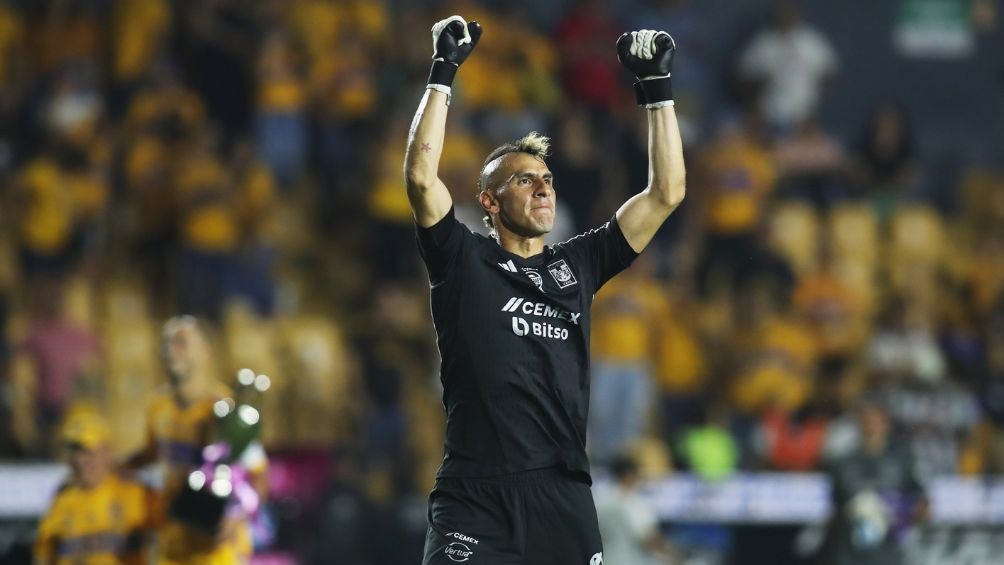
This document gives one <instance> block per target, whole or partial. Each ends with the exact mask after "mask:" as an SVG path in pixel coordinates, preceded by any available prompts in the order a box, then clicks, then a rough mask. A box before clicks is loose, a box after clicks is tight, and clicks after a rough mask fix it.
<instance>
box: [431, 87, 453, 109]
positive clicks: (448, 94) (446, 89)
mask: <svg viewBox="0 0 1004 565" xmlns="http://www.w3.org/2000/svg"><path fill="white" fill-rule="evenodd" d="M425 89H426V90H435V91H438V92H442V93H443V94H445V95H446V105H447V106H449V105H450V99H451V98H453V94H452V92H453V89H452V88H450V87H449V86H443V85H441V84H429V85H427V86H426V87H425Z"/></svg>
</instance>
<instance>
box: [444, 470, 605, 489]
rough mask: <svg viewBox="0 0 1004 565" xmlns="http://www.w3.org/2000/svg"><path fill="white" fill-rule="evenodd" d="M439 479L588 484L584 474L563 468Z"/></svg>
mask: <svg viewBox="0 0 1004 565" xmlns="http://www.w3.org/2000/svg"><path fill="white" fill-rule="evenodd" d="M439 479H440V480H454V481H463V482H479V483H494V484H503V485H535V484H541V483H549V482H554V481H556V480H568V479H571V480H573V481H579V482H582V483H584V484H587V485H588V484H589V477H588V476H587V475H586V474H585V473H582V472H581V471H569V470H567V469H565V468H563V467H544V468H542V469H531V470H529V471H517V472H515V473H508V474H505V475H493V476H488V477H440V478H439Z"/></svg>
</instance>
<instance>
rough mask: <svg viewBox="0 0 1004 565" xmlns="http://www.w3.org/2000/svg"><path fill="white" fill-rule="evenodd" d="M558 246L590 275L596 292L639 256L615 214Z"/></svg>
mask: <svg viewBox="0 0 1004 565" xmlns="http://www.w3.org/2000/svg"><path fill="white" fill-rule="evenodd" d="M555 247H556V248H558V249H562V250H564V251H565V252H566V253H568V255H569V256H570V257H571V258H572V261H574V262H575V264H576V265H577V266H578V269H579V271H580V272H582V273H584V274H585V275H587V276H588V277H589V281H588V282H589V285H588V287H589V289H590V291H591V292H593V293H595V292H596V291H597V290H599V289H600V287H601V286H603V285H604V284H605V283H606V282H607V281H608V280H610V279H611V278H613V276H614V275H616V274H617V273H619V272H621V271H623V270H624V269H626V268H628V267H629V266H630V265H631V263H632V262H633V261H634V260H635V258H636V257H638V252H636V251H635V250H634V249H632V248H631V245H630V244H629V243H628V242H627V239H626V238H625V237H624V232H623V231H621V227H620V224H618V223H617V218H616V217H614V218H611V219H610V221H608V222H607V223H605V224H603V225H602V226H600V227H598V228H596V229H592V230H589V231H587V232H586V233H584V234H581V235H577V236H575V237H573V238H572V239H569V240H568V241H566V242H564V243H560V244H558V245H556V246H555Z"/></svg>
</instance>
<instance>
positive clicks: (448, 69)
mask: <svg viewBox="0 0 1004 565" xmlns="http://www.w3.org/2000/svg"><path fill="white" fill-rule="evenodd" d="M458 68H460V67H458V66H457V65H454V64H453V63H447V62H446V61H433V62H432V69H431V70H430V71H429V84H441V85H443V86H452V85H453V79H454V77H456V76H457V69H458Z"/></svg>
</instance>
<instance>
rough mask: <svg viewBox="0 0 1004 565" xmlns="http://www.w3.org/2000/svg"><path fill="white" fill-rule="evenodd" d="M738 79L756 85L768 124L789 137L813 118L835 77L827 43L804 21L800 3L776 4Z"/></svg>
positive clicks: (784, 0)
mask: <svg viewBox="0 0 1004 565" xmlns="http://www.w3.org/2000/svg"><path fill="white" fill-rule="evenodd" d="M738 65H739V67H738V72H739V76H740V77H741V78H742V79H744V80H747V81H750V82H752V83H753V84H754V87H755V88H756V89H757V92H758V96H757V105H758V107H759V108H760V111H762V112H763V115H764V118H765V119H766V120H767V123H768V124H769V125H770V126H771V127H772V128H774V130H775V131H776V132H778V133H782V134H787V133H788V132H789V131H791V129H792V128H794V127H795V126H796V125H798V124H799V123H802V122H803V121H804V120H805V119H807V118H809V117H810V116H812V115H813V114H814V113H815V111H816V109H817V107H818V106H819V103H820V101H821V100H822V96H823V90H824V87H825V86H826V82H827V81H828V80H829V79H831V78H832V77H833V76H834V75H835V74H836V72H837V66H838V56H837V53H836V51H835V50H834V48H833V46H832V45H831V44H830V42H829V40H828V39H826V36H824V35H823V34H822V33H820V32H819V31H818V30H816V28H814V27H813V26H812V25H810V24H809V23H808V22H806V21H805V20H804V19H803V17H802V9H801V6H800V2H799V1H798V0H777V2H776V3H775V5H774V22H773V24H772V25H771V26H769V27H767V28H764V29H762V30H760V31H759V32H758V33H757V34H756V35H755V36H754V37H753V39H752V40H751V41H750V43H749V44H748V45H747V46H746V47H745V48H744V49H743V50H742V52H741V53H740V54H739V63H738Z"/></svg>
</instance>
